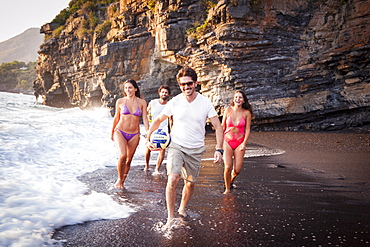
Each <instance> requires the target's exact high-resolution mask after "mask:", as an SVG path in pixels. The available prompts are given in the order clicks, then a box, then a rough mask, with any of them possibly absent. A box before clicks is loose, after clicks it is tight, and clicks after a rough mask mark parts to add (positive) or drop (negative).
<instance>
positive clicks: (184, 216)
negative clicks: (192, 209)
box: [177, 209, 188, 218]
mask: <svg viewBox="0 0 370 247" xmlns="http://www.w3.org/2000/svg"><path fill="white" fill-rule="evenodd" d="M177 212H178V213H179V215H180V217H182V218H186V216H188V214H187V213H186V212H185V210H181V211H180V209H179V211H177Z"/></svg>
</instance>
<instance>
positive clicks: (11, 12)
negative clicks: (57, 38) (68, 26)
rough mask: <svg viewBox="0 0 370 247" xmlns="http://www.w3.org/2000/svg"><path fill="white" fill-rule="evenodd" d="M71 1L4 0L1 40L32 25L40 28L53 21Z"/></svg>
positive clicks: (2, 3)
mask: <svg viewBox="0 0 370 247" xmlns="http://www.w3.org/2000/svg"><path fill="white" fill-rule="evenodd" d="M4 2H5V3H4ZM69 2H70V0H2V1H1V7H0V42H3V41H5V40H8V39H10V38H13V37H14V36H17V35H18V34H21V33H23V32H24V31H26V30H27V29H29V28H31V27H37V28H40V27H41V26H42V25H44V24H46V23H49V22H51V21H52V20H53V19H54V17H55V16H56V15H57V14H59V12H60V11H61V10H62V9H64V8H66V7H68V3H69Z"/></svg>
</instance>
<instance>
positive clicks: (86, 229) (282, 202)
mask: <svg viewBox="0 0 370 247" xmlns="http://www.w3.org/2000/svg"><path fill="white" fill-rule="evenodd" d="M206 141H207V142H206V145H207V152H206V154H205V156H204V157H205V158H207V157H212V154H213V150H214V146H215V142H214V134H212V133H211V134H207V138H206ZM249 143H250V144H249V146H248V149H249V150H253V149H254V148H258V147H260V146H264V147H267V148H271V149H281V150H284V151H285V152H284V153H283V154H280V155H276V156H267V157H254V158H248V159H245V161H244V167H243V171H242V173H241V174H240V176H239V177H238V178H237V181H236V186H237V187H236V188H235V189H233V190H232V194H229V195H223V194H222V191H223V176H222V172H223V167H222V165H221V164H213V162H212V161H204V162H202V166H203V167H202V170H201V174H200V177H199V179H198V182H197V185H196V188H195V192H194V195H193V197H192V199H191V201H190V203H189V206H188V214H189V217H188V218H186V219H178V223H179V225H180V227H178V228H177V229H174V230H172V231H167V232H162V231H160V225H161V224H163V223H165V220H166V216H167V212H166V206H165V195H164V192H165V185H166V176H163V175H160V176H158V175H157V176H153V175H152V173H151V172H152V171H153V169H154V166H152V167H151V168H152V170H151V172H143V171H142V169H143V167H132V168H131V171H130V173H129V176H128V178H127V182H126V183H127V184H126V189H125V190H123V191H118V190H114V189H113V190H111V189H110V188H111V186H112V184H113V183H114V181H115V178H116V168H115V167H108V168H106V169H101V170H98V171H95V172H93V173H88V174H85V175H84V176H82V177H80V178H79V179H80V180H81V181H83V182H84V183H86V184H87V185H88V186H89V188H90V189H91V190H94V191H97V192H102V193H107V194H110V195H112V197H113V198H114V199H115V200H116V201H117V202H119V203H129V204H130V205H132V206H133V207H135V209H136V212H135V213H133V214H132V215H131V216H130V217H128V218H126V219H118V220H100V221H93V222H87V223H84V224H78V225H73V226H66V227H63V228H61V229H58V230H56V231H55V233H54V235H53V238H55V239H59V240H65V244H64V245H65V246H369V245H370V233H369V232H370V217H369V215H370V178H369V175H370V133H369V132H366V131H365V132H361V133H306V132H255V133H252V135H251V138H250V142H249ZM161 170H162V172H164V171H165V169H164V166H162V168H161ZM181 188H182V184H181V186H179V187H178V199H177V203H178V202H179V201H180V192H181ZM177 206H178V205H177Z"/></svg>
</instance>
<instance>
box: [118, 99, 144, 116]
mask: <svg viewBox="0 0 370 247" xmlns="http://www.w3.org/2000/svg"><path fill="white" fill-rule="evenodd" d="M136 103H137V110H136V111H135V112H134V113H131V112H130V110H129V109H128V107H127V105H126V102H125V105H124V106H123V108H122V111H121V114H123V115H128V114H131V115H134V116H137V117H140V116H141V114H142V111H141V109H140V106H139V103H138V102H137V99H136Z"/></svg>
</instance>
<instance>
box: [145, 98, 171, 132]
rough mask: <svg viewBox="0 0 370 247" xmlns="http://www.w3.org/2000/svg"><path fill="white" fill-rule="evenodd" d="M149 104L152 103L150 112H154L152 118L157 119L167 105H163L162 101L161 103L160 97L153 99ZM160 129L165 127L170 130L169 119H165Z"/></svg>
mask: <svg viewBox="0 0 370 247" xmlns="http://www.w3.org/2000/svg"><path fill="white" fill-rule="evenodd" d="M149 104H150V112H151V114H152V119H155V118H156V117H158V116H159V114H160V113H161V112H162V110H163V108H164V107H165V106H166V105H162V104H161V103H159V99H153V100H151V101H150V102H149ZM158 129H163V130H165V131H166V132H168V120H165V121H163V122H162V123H161V124H160V125H159V128H158Z"/></svg>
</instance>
